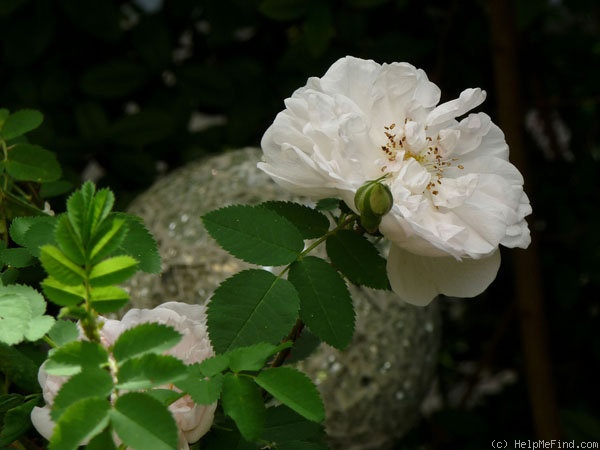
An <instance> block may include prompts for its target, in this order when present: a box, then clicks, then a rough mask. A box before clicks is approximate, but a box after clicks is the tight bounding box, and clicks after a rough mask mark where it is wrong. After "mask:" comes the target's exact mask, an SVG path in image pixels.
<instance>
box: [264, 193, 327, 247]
mask: <svg viewBox="0 0 600 450" xmlns="http://www.w3.org/2000/svg"><path fill="white" fill-rule="evenodd" d="M259 206H263V207H265V208H268V209H271V210H273V211H275V212H276V213H277V214H279V215H280V216H283V217H285V218H286V219H287V220H289V221H290V222H291V223H293V224H294V226H295V227H296V228H297V229H298V230H299V231H300V233H301V234H302V239H314V238H318V237H321V236H323V235H324V234H325V233H327V231H328V230H329V219H327V217H326V216H324V215H323V214H321V213H320V212H319V211H316V210H314V209H312V208H310V207H308V206H305V205H300V204H299V203H292V202H278V201H270V202H265V203H261V204H260V205H259Z"/></svg>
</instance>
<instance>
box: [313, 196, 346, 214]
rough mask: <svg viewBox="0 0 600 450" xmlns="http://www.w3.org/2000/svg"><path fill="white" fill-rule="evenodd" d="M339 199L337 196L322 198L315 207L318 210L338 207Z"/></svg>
mask: <svg viewBox="0 0 600 450" xmlns="http://www.w3.org/2000/svg"><path fill="white" fill-rule="evenodd" d="M339 206H340V200H339V199H338V198H322V199H321V200H319V201H318V202H317V205H316V208H317V209H318V210H319V211H333V210H334V209H337V208H339Z"/></svg>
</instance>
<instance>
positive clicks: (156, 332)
mask: <svg viewBox="0 0 600 450" xmlns="http://www.w3.org/2000/svg"><path fill="white" fill-rule="evenodd" d="M180 340H181V334H180V333H179V332H177V331H176V330H175V329H174V328H173V327H169V326H166V325H162V324H159V323H142V324H139V325H136V326H135V327H133V328H130V329H128V330H125V331H124V332H123V333H121V335H120V336H119V338H118V339H117V341H116V342H115V343H114V345H113V348H112V353H113V356H114V357H115V359H116V360H117V362H118V363H123V362H124V361H126V360H128V359H129V358H135V357H139V356H142V355H145V354H147V353H162V352H164V351H165V350H168V349H170V348H171V347H173V346H174V345H176V344H177V343H178V342H179V341H180Z"/></svg>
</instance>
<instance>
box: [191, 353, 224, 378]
mask: <svg viewBox="0 0 600 450" xmlns="http://www.w3.org/2000/svg"><path fill="white" fill-rule="evenodd" d="M228 367H229V354H224V355H215V356H212V357H210V358H208V359H205V360H204V361H202V362H201V363H199V364H198V369H199V370H200V373H201V374H202V375H204V376H205V377H213V376H215V375H216V374H218V373H221V372H223V371H224V370H225V369H227V368H228Z"/></svg>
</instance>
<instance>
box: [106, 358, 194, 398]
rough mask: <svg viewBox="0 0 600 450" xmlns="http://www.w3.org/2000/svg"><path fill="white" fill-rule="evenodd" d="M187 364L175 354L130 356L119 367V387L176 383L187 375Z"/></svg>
mask: <svg viewBox="0 0 600 450" xmlns="http://www.w3.org/2000/svg"><path fill="white" fill-rule="evenodd" d="M186 375H187V374H186V368H185V364H183V362H182V361H181V360H180V359H178V358H175V357H174V356H170V355H156V354H154V353H147V354H145V355H142V356H140V357H137V358H130V359H128V360H126V361H125V362H123V363H122V364H121V365H120V367H119V372H118V377H119V382H118V384H117V388H119V389H123V390H138V389H151V388H154V387H158V386H161V385H166V384H168V383H175V382H176V381H178V380H182V379H184V378H185V377H186Z"/></svg>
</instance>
